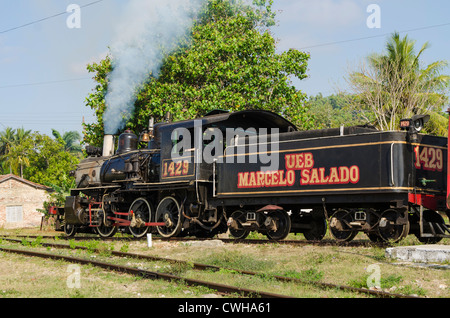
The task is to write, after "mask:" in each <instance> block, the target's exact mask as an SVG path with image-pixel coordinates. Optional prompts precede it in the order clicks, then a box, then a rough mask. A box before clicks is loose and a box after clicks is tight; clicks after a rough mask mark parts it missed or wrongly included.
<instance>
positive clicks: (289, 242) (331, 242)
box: [0, 235, 390, 248]
mask: <svg viewBox="0 0 450 318" xmlns="http://www.w3.org/2000/svg"><path fill="white" fill-rule="evenodd" d="M9 237H17V238H34V239H36V238H42V239H50V240H51V239H55V238H58V239H61V240H74V241H85V240H102V241H142V240H145V239H146V238H134V237H110V238H100V237H97V236H76V237H67V236H38V235H0V239H1V238H9ZM152 239H153V240H154V241H165V242H190V241H208V240H213V239H214V240H220V241H222V242H224V243H230V244H280V245H315V246H343V247H383V248H385V247H390V244H388V243H376V242H371V241H351V242H342V241H335V240H321V241H308V240H281V241H275V240H267V239H243V240H239V239H233V238H213V239H211V238H194V237H171V238H164V237H158V236H154V237H153V238H152Z"/></svg>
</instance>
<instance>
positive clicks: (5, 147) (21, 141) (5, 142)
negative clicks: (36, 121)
mask: <svg viewBox="0 0 450 318" xmlns="http://www.w3.org/2000/svg"><path fill="white" fill-rule="evenodd" d="M30 134H31V130H25V129H24V128H18V129H12V128H11V127H7V128H6V129H5V131H2V132H0V159H1V160H2V165H3V170H6V169H7V168H5V166H6V167H9V173H13V172H14V173H16V174H18V172H19V168H20V176H21V177H22V175H23V166H28V165H29V160H28V154H27V151H26V148H27V147H26V146H25V142H26V141H27V140H28V139H29V137H30Z"/></svg>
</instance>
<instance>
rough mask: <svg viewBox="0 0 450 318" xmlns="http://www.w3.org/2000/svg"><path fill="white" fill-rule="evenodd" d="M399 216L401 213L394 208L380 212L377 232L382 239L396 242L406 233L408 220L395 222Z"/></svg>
mask: <svg viewBox="0 0 450 318" xmlns="http://www.w3.org/2000/svg"><path fill="white" fill-rule="evenodd" d="M400 217H401V213H399V212H398V211H396V210H394V209H387V210H386V211H384V212H383V213H382V214H381V218H380V223H379V225H378V233H379V236H380V239H381V240H382V241H384V242H394V243H396V242H399V241H400V240H402V239H403V238H404V237H406V236H407V235H408V233H409V221H408V220H406V224H395V223H397V220H398V219H399V218H400Z"/></svg>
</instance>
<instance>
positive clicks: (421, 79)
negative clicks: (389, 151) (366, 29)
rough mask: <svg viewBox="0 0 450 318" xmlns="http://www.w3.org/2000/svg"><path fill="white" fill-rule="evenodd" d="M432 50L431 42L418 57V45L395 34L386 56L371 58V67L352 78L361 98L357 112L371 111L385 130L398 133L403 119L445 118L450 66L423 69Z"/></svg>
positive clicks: (441, 64)
mask: <svg viewBox="0 0 450 318" xmlns="http://www.w3.org/2000/svg"><path fill="white" fill-rule="evenodd" d="M429 46H430V45H429V43H428V42H427V43H425V44H424V45H423V46H422V47H421V49H420V50H419V52H418V53H415V41H413V40H410V39H409V38H408V36H407V35H406V36H405V37H403V38H400V35H399V34H398V33H394V34H392V36H391V37H390V38H389V40H388V41H387V43H386V51H385V52H384V53H383V54H372V55H370V56H369V57H368V58H367V64H363V65H362V66H361V67H360V69H359V70H358V71H356V72H352V73H351V74H350V75H349V78H348V82H349V84H350V86H351V88H352V89H353V91H354V92H355V93H356V94H357V95H358V97H359V105H358V104H355V108H357V107H361V106H362V107H366V108H368V109H370V110H371V111H372V112H373V114H374V116H375V122H374V123H375V124H376V125H377V126H378V127H379V128H380V129H382V130H395V129H397V128H398V125H399V121H400V119H402V118H408V117H412V116H413V115H415V114H430V113H433V116H441V110H442V108H443V106H444V105H446V104H447V103H448V96H447V94H448V88H449V84H450V76H448V75H443V74H442V71H443V70H444V68H445V67H447V65H448V64H447V62H446V61H436V62H433V63H430V64H428V65H425V66H424V65H422V63H421V56H422V54H423V52H424V51H425V50H426V49H428V48H429ZM440 121H442V120H439V122H440ZM435 130H436V131H437V130H438V129H437V128H435Z"/></svg>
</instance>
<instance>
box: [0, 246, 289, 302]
mask: <svg viewBox="0 0 450 318" xmlns="http://www.w3.org/2000/svg"><path fill="white" fill-rule="evenodd" d="M0 251H2V252H8V253H14V254H20V255H26V256H32V257H41V258H46V259H53V260H63V261H67V262H70V263H77V264H82V265H92V266H97V267H101V268H104V269H108V270H111V271H116V272H120V273H126V274H130V275H135V276H138V277H140V278H146V279H160V280H165V281H178V282H183V283H184V284H186V285H187V286H203V287H207V288H209V289H213V290H216V291H217V292H218V293H222V294H226V295H236V294H237V295H241V296H242V297H249V298H292V297H290V296H286V295H281V294H275V293H269V292H264V291H257V290H252V289H247V288H241V287H235V286H229V285H224V284H220V283H215V282H208V281H202V280H197V279H190V278H184V277H180V276H176V275H172V274H166V273H160V272H153V271H148V270H144V269H139V268H134V267H131V266H124V265H117V264H112V263H107V262H100V261H94V260H90V259H84V258H79V257H72V256H64V255H56V254H52V253H43V252H38V251H31V250H24V249H12V248H4V247H0Z"/></svg>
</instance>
